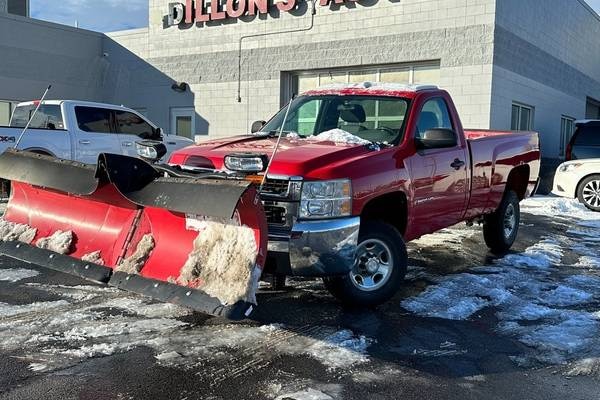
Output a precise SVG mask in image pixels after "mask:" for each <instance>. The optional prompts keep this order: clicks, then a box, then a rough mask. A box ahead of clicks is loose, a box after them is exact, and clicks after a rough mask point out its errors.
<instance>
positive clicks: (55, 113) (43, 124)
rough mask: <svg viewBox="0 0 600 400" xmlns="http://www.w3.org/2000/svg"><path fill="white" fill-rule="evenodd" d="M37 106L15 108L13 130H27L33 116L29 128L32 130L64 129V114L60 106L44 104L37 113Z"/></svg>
mask: <svg viewBox="0 0 600 400" xmlns="http://www.w3.org/2000/svg"><path fill="white" fill-rule="evenodd" d="M35 108H36V106H35V105H28V106H19V107H17V108H15V112H14V114H13V117H12V121H11V124H10V126H11V127H13V128H25V126H26V125H27V122H28V121H29V119H30V118H31V116H33V119H32V120H31V123H30V124H29V127H30V128H32V129H64V128H65V126H64V124H63V117H62V112H61V110H60V106H59V105H54V104H50V105H48V104H43V105H41V106H40V108H39V109H38V110H37V112H36V113H35V115H34V112H35Z"/></svg>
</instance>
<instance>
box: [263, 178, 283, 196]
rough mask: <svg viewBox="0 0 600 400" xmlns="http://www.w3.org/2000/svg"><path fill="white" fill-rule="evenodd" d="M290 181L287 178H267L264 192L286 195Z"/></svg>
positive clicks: (273, 194)
mask: <svg viewBox="0 0 600 400" xmlns="http://www.w3.org/2000/svg"><path fill="white" fill-rule="evenodd" d="M289 187H290V181H288V180H287V179H270V178H269V179H267V180H266V182H265V184H264V186H263V188H262V192H261V193H262V194H266V195H271V196H281V197H285V196H287V194H288V190H289Z"/></svg>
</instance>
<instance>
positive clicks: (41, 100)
mask: <svg viewBox="0 0 600 400" xmlns="http://www.w3.org/2000/svg"><path fill="white" fill-rule="evenodd" d="M51 88H52V85H48V87H47V88H46V91H45V92H44V94H43V95H42V98H41V99H40V101H39V102H38V104H37V106H36V107H35V110H34V111H33V114H31V116H30V117H29V120H28V121H27V124H26V125H25V128H23V131H22V132H21V134H20V135H19V139H17V143H15V149H16V148H17V147H19V143H21V139H23V135H24V134H25V132H26V131H27V129H28V128H29V125H30V124H31V121H33V117H35V114H37V112H38V110H39V109H40V106H41V105H42V102H43V101H44V99H45V98H46V95H47V94H48V92H49V91H50V89H51Z"/></svg>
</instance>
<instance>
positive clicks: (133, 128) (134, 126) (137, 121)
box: [115, 111, 154, 139]
mask: <svg viewBox="0 0 600 400" xmlns="http://www.w3.org/2000/svg"><path fill="white" fill-rule="evenodd" d="M115 113H116V115H117V129H118V132H119V133H123V134H125V135H136V136H139V137H140V138H142V139H150V138H152V137H153V136H154V128H152V126H151V125H150V124H149V123H147V122H146V121H145V120H144V119H143V118H141V117H139V116H138V115H136V114H134V113H131V112H127V111H116V112H115Z"/></svg>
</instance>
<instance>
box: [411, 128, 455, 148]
mask: <svg viewBox="0 0 600 400" xmlns="http://www.w3.org/2000/svg"><path fill="white" fill-rule="evenodd" d="M415 144H416V145H417V149H420V150H425V149H443V148H447V147H454V146H456V145H457V144H458V142H457V138H456V133H455V132H454V131H453V130H451V129H444V128H435V129H429V130H428V131H425V132H424V133H423V135H422V136H421V137H420V138H415Z"/></svg>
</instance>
